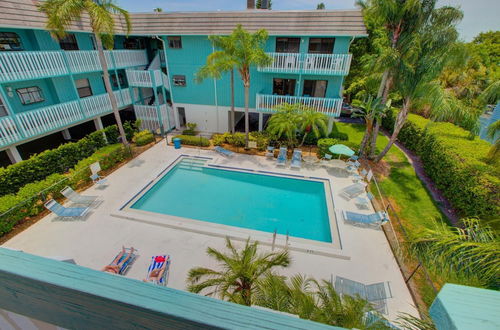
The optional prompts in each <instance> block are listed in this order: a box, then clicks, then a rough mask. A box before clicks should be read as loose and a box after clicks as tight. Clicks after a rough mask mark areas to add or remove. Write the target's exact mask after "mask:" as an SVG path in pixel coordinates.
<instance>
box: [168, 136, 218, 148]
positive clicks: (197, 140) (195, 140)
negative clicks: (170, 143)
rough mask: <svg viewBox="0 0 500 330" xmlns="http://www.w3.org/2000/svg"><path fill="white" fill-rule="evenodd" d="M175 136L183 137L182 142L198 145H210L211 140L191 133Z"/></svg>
mask: <svg viewBox="0 0 500 330" xmlns="http://www.w3.org/2000/svg"><path fill="white" fill-rule="evenodd" d="M175 138H179V139H181V143H182V144H185V145H190V146H198V147H208V146H210V140H209V139H207V138H204V137H202V136H191V135H176V136H174V139H175Z"/></svg>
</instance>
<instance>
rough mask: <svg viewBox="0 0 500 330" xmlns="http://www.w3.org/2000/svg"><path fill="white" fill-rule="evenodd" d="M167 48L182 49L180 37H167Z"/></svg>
mask: <svg viewBox="0 0 500 330" xmlns="http://www.w3.org/2000/svg"><path fill="white" fill-rule="evenodd" d="M167 40H168V47H169V48H177V49H180V48H182V40H181V37H167Z"/></svg>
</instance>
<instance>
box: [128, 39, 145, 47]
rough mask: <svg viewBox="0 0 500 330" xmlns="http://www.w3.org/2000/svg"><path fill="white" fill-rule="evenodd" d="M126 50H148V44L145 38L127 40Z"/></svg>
mask: <svg viewBox="0 0 500 330" xmlns="http://www.w3.org/2000/svg"><path fill="white" fill-rule="evenodd" d="M123 48H125V49H146V43H145V41H144V39H143V38H126V39H125V40H124V41H123Z"/></svg>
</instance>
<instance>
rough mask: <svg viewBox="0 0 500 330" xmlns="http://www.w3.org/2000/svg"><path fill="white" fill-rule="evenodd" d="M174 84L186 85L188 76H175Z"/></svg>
mask: <svg viewBox="0 0 500 330" xmlns="http://www.w3.org/2000/svg"><path fill="white" fill-rule="evenodd" d="M173 80H174V86H182V87H186V76H175V75H174V77H173Z"/></svg>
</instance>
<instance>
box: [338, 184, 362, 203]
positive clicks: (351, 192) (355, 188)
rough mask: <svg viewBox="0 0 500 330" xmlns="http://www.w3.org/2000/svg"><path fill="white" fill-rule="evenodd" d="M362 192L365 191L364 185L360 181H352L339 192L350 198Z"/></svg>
mask: <svg viewBox="0 0 500 330" xmlns="http://www.w3.org/2000/svg"><path fill="white" fill-rule="evenodd" d="M364 192H365V185H363V184H362V183H354V184H352V185H350V186H348V187H346V188H344V189H342V190H341V192H340V194H341V195H342V196H344V197H346V198H347V199H349V200H350V199H353V198H354V197H358V196H359V195H361V194H362V193H364Z"/></svg>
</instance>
